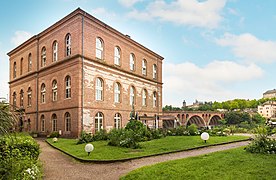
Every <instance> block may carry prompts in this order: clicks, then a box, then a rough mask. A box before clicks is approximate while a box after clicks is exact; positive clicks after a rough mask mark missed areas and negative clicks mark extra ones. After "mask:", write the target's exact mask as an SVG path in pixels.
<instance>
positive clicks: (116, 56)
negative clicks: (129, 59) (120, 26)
mask: <svg viewBox="0 0 276 180" xmlns="http://www.w3.org/2000/svg"><path fill="white" fill-rule="evenodd" d="M120 60H121V50H120V48H119V47H118V46H116V47H115V48H114V64H116V65H118V66H119V65H120V63H121V62H120Z"/></svg>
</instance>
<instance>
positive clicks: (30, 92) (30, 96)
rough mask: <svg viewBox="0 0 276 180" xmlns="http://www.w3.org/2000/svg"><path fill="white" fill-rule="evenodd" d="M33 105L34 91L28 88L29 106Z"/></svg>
mask: <svg viewBox="0 0 276 180" xmlns="http://www.w3.org/2000/svg"><path fill="white" fill-rule="evenodd" d="M31 105H32V89H31V88H30V87H29V88H28V106H31Z"/></svg>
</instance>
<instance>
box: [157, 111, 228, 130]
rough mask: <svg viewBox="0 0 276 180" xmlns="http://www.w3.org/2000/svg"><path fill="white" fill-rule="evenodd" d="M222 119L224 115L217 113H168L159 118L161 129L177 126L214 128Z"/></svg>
mask: <svg viewBox="0 0 276 180" xmlns="http://www.w3.org/2000/svg"><path fill="white" fill-rule="evenodd" d="M223 118H224V113H222V112H218V111H168V112H163V113H162V115H160V116H159V120H161V121H162V124H163V128H173V127H176V126H178V125H181V126H187V125H188V126H189V125H191V124H196V125H197V126H198V127H207V126H216V125H218V124H219V120H221V119H223Z"/></svg>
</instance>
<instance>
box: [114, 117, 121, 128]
mask: <svg viewBox="0 0 276 180" xmlns="http://www.w3.org/2000/svg"><path fill="white" fill-rule="evenodd" d="M121 119H122V118H121V114H120V113H116V114H115V116H114V128H116V129H119V128H121Z"/></svg>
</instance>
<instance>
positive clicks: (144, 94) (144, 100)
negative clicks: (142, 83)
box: [142, 89, 147, 106]
mask: <svg viewBox="0 0 276 180" xmlns="http://www.w3.org/2000/svg"><path fill="white" fill-rule="evenodd" d="M146 105H147V90H145V89H143V92H142V106H146Z"/></svg>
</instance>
